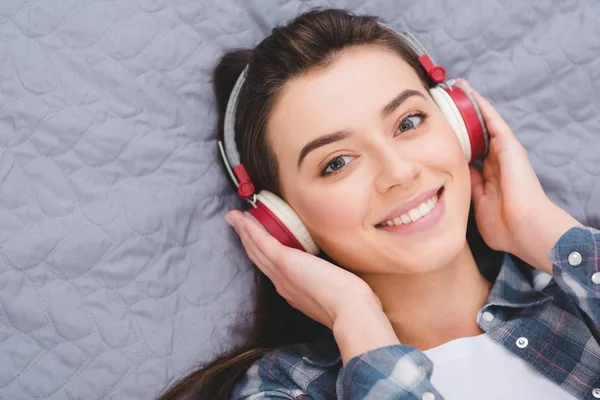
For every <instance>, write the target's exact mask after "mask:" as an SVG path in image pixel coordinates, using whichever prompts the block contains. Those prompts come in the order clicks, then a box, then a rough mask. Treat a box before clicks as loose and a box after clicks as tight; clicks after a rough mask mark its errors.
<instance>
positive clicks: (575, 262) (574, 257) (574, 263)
mask: <svg viewBox="0 0 600 400" xmlns="http://www.w3.org/2000/svg"><path fill="white" fill-rule="evenodd" d="M567 260H568V261H569V265H570V266H571V267H578V266H580V265H581V262H582V261H583V257H581V254H580V253H579V252H577V251H573V252H571V254H569V257H568V258H567Z"/></svg>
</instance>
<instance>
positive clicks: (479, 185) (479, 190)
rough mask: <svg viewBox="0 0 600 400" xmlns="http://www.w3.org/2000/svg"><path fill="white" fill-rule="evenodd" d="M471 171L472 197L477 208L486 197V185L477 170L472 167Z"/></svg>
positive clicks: (470, 167)
mask: <svg viewBox="0 0 600 400" xmlns="http://www.w3.org/2000/svg"><path fill="white" fill-rule="evenodd" d="M469 171H470V173H471V195H472V197H473V203H474V204H475V206H476V207H477V205H478V204H479V201H480V200H481V199H482V198H483V196H484V195H485V185H484V181H483V176H482V175H481V172H479V170H478V169H477V168H475V167H474V166H472V165H470V166H469Z"/></svg>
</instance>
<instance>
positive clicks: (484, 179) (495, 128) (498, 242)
mask: <svg viewBox="0 0 600 400" xmlns="http://www.w3.org/2000/svg"><path fill="white" fill-rule="evenodd" d="M458 81H459V83H461V84H463V85H464V86H466V87H467V88H469V89H470V90H471V92H472V95H473V97H474V98H475V101H476V102H477V104H478V106H479V108H480V110H481V113H482V115H483V118H484V120H485V122H486V125H487V128H488V131H489V133H490V151H489V154H488V156H487V157H486V159H485V160H484V162H483V173H480V172H479V171H478V170H477V169H476V168H475V167H473V166H471V167H470V168H471V187H472V196H473V204H474V207H475V219H476V221H477V227H478V229H479V232H480V233H481V236H482V237H483V239H484V240H485V241H486V243H487V244H488V245H489V246H490V247H492V248H493V249H496V250H501V251H505V252H508V253H511V254H514V255H516V256H517V257H519V258H521V259H523V260H524V261H526V262H528V263H529V264H531V265H532V266H534V267H536V268H539V269H542V270H544V271H546V272H548V273H551V272H552V264H551V262H550V260H549V259H548V253H549V252H550V250H551V248H552V246H553V245H554V243H555V242H556V241H557V240H558V239H559V238H560V236H561V235H562V234H563V233H564V232H566V231H567V230H568V229H569V228H571V227H573V226H575V225H577V221H576V220H575V219H574V218H573V217H571V216H570V215H569V214H567V213H566V212H565V211H564V210H561V209H560V208H559V207H558V206H556V205H555V204H553V203H552V202H551V201H550V200H549V199H548V197H547V196H546V194H545V193H544V190H543V188H542V185H541V184H540V181H539V180H538V178H537V176H536V174H535V171H534V170H533V167H532V166H531V164H530V163H529V160H528V157H527V151H526V150H525V148H524V147H523V146H522V145H521V144H520V143H519V141H518V140H517V139H516V137H515V136H514V135H513V132H512V130H511V129H510V127H509V126H508V125H507V124H506V122H505V121H504V119H503V118H502V117H501V116H500V114H499V113H498V112H497V111H496V110H495V109H494V107H493V106H492V105H491V104H490V103H489V102H488V101H487V100H486V99H484V98H483V97H482V96H481V95H479V93H477V92H475V91H473V90H472V89H471V88H470V86H469V85H468V83H466V82H465V81H464V80H458Z"/></svg>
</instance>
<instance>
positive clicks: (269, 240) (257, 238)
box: [243, 217, 289, 265]
mask: <svg viewBox="0 0 600 400" xmlns="http://www.w3.org/2000/svg"><path fill="white" fill-rule="evenodd" d="M243 218H244V227H245V230H246V232H247V233H248V236H249V237H250V238H251V239H252V242H254V244H255V245H256V248H257V249H258V250H259V251H260V252H261V253H262V254H264V255H265V257H267V259H268V260H269V261H271V262H272V263H273V264H274V265H277V264H278V262H277V261H278V260H281V258H282V256H283V255H284V253H285V252H286V250H289V249H288V248H286V247H285V246H284V245H282V244H281V243H280V242H279V241H278V240H277V239H275V238H274V237H273V236H271V234H270V233H269V232H267V231H266V230H265V229H264V228H263V227H262V226H260V225H258V223H257V222H256V221H254V220H252V219H250V218H248V217H243Z"/></svg>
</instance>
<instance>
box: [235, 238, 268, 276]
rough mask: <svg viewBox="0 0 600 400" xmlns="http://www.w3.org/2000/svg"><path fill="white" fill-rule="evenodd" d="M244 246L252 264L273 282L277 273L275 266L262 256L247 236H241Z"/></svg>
mask: <svg viewBox="0 0 600 400" xmlns="http://www.w3.org/2000/svg"><path fill="white" fill-rule="evenodd" d="M240 240H241V241H242V245H243V246H244V249H245V250H246V253H247V254H248V257H249V258H250V260H252V262H253V263H254V264H255V265H256V266H257V267H258V269H260V270H261V271H262V272H263V273H264V274H265V275H266V276H267V277H268V278H269V279H270V280H271V281H273V280H274V279H276V275H277V274H276V271H275V268H274V266H273V264H272V263H271V262H270V261H269V260H268V258H267V257H265V255H264V254H262V253H261V252H260V251H259V250H258V249H257V248H256V245H254V244H253V243H252V241H251V240H250V239H249V237H248V235H247V234H243V235H240Z"/></svg>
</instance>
